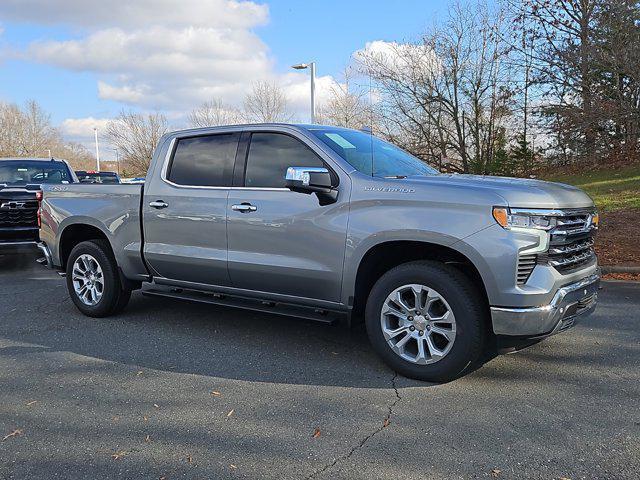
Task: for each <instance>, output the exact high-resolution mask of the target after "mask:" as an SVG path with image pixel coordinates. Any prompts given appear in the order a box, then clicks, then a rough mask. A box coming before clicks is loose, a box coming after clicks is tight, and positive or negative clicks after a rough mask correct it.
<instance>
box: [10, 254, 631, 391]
mask: <svg viewBox="0 0 640 480" xmlns="http://www.w3.org/2000/svg"><path fill="white" fill-rule="evenodd" d="M32 262H33V258H31V259H30V260H29V263H27V265H31V266H28V268H27V269H26V270H20V268H19V266H20V265H22V263H21V260H10V261H6V259H5V260H2V257H0V302H1V303H0V338H4V339H7V340H10V341H13V342H18V343H17V345H13V346H11V345H10V346H9V347H8V348H10V350H7V349H6V348H5V349H0V355H2V354H11V355H21V354H28V353H30V352H32V351H33V350H32V349H33V348H44V349H48V350H50V351H65V352H73V353H75V354H79V355H84V356H87V357H93V358H98V359H101V360H106V361H111V362H117V363H120V364H122V365H128V366H131V368H132V369H155V370H161V371H167V372H179V373H189V374H195V375H204V376H209V377H220V378H229V379H236V380H241V381H249V382H273V383H287V384H304V385H332V386H348V387H361V388H390V386H391V379H392V378H393V372H392V371H391V370H389V369H388V368H387V367H386V366H385V365H384V364H383V363H382V362H381V361H380V360H379V359H378V357H377V356H376V355H375V354H374V352H373V350H372V349H371V347H370V345H369V342H368V339H367V337H366V333H365V331H364V328H363V327H362V326H361V325H356V326H354V327H352V328H351V329H349V328H347V326H346V325H343V324H335V325H330V326H329V325H324V324H319V323H315V322H312V321H308V320H302V319H297V318H289V317H282V316H277V315H272V314H263V313H255V312H249V311H245V310H240V309H233V308H227V307H219V306H214V305H203V304H194V303H189V302H184V301H178V300H171V299H162V298H148V297H144V296H142V295H141V294H139V293H134V295H133V296H132V300H131V303H130V304H129V307H128V308H127V309H126V310H125V311H124V312H123V313H122V314H120V315H119V316H116V317H112V318H106V319H92V318H88V317H84V316H83V315H81V314H80V313H79V312H78V311H77V310H76V309H75V307H74V306H73V304H72V303H71V301H70V299H69V298H68V295H67V292H66V287H65V285H64V279H62V278H60V277H58V276H57V275H56V274H55V273H53V272H51V271H47V270H43V269H42V267H39V266H38V265H35V266H32V265H33V263H32ZM7 265H9V266H8V267H7ZM7 269H8V270H7ZM11 269H14V270H11ZM7 272H10V273H11V274H6V273H7ZM608 308H610V309H615V308H616V306H615V303H614V304H613V305H611V306H610V307H608ZM600 324H601V322H599V321H594V325H600ZM574 333H575V332H574ZM560 337H563V336H559V337H558V338H560ZM572 338H575V335H574V336H573V337H572ZM558 341H560V342H564V341H565V340H562V339H561V340H555V339H552V340H549V342H558ZM544 343H546V342H544ZM541 348H542V349H543V350H541ZM545 350H546V351H545ZM540 352H544V353H543V354H541V353H540ZM587 352H588V353H589V354H590V355H592V354H595V352H593V353H592V352H589V351H588V350H587ZM517 356H518V357H519V360H518V361H516V360H515V359H513V360H511V358H513V357H511V356H509V357H500V358H499V359H496V360H495V361H492V360H493V356H487V358H485V360H484V363H485V366H484V368H480V369H479V371H478V372H474V373H471V375H470V376H471V377H474V378H476V379H481V378H490V377H492V376H494V375H498V376H499V373H498V371H499V370H500V369H504V367H505V365H515V364H522V363H527V364H530V365H533V364H535V365H536V368H535V371H530V370H528V371H526V372H521V374H522V375H524V376H525V377H530V376H531V375H534V376H535V374H536V371H537V372H538V373H540V371H539V370H540V368H543V367H544V365H548V366H549V368H550V369H551V371H553V370H555V368H557V366H559V365H562V364H564V363H566V362H576V363H578V364H588V363H590V360H589V359H588V358H585V356H584V353H583V354H582V355H580V356H577V357H576V356H575V354H571V355H568V356H566V357H563V356H559V352H555V353H553V350H552V351H551V352H549V351H548V349H545V348H544V347H540V346H534V347H531V348H529V349H527V350H525V351H523V352H521V353H519V354H517ZM526 359H528V361H525V360H526ZM598 360H600V359H598ZM617 360H618V358H617V356H616V357H615V358H614V357H609V363H611V366H614V365H615V364H616V362H617ZM487 363H488V364H487ZM494 364H495V365H496V366H495V368H494V367H493V365H494ZM510 375H515V376H517V375H518V373H517V372H512V373H511V374H510ZM544 376H545V377H547V379H548V378H549V377H548V376H547V375H546V374H545V375H544ZM400 382H401V385H402V386H412V385H416V386H417V385H419V386H428V385H429V384H428V383H424V382H414V381H410V380H406V379H401V380H400Z"/></svg>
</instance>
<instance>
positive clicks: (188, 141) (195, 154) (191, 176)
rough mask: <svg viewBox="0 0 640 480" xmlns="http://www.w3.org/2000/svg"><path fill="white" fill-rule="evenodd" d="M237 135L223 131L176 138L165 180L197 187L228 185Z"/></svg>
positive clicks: (236, 145) (236, 146) (236, 147)
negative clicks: (176, 142) (215, 133)
mask: <svg viewBox="0 0 640 480" xmlns="http://www.w3.org/2000/svg"><path fill="white" fill-rule="evenodd" d="M239 138H240V134H239V133H223V134H217V135H206V136H200V137H190V138H181V139H179V140H178V145H177V146H176V149H175V152H174V154H173V159H172V161H171V167H170V169H169V173H168V174H167V178H168V180H170V181H172V182H173V183H177V184H178V185H192V186H198V187H228V186H230V185H231V177H232V173H233V163H234V161H235V158H236V150H237V149H238V139H239Z"/></svg>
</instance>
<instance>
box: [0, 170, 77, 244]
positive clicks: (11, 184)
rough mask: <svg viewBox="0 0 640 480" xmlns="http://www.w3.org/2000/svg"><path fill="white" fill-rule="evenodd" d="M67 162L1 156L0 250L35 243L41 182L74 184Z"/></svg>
mask: <svg viewBox="0 0 640 480" xmlns="http://www.w3.org/2000/svg"><path fill="white" fill-rule="evenodd" d="M74 181H76V178H75V177H74V175H73V172H72V170H71V168H70V167H69V165H68V164H67V162H65V161H64V160H56V159H53V158H0V252H6V251H7V250H9V249H10V250H13V249H15V248H21V247H25V246H27V247H31V248H34V247H35V245H36V243H37V242H38V240H39V239H38V228H39V225H38V207H39V202H40V200H41V199H42V185H43V184H62V183H73V182H74Z"/></svg>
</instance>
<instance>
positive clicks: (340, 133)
mask: <svg viewBox="0 0 640 480" xmlns="http://www.w3.org/2000/svg"><path fill="white" fill-rule="evenodd" d="M309 130H310V131H311V133H313V134H314V135H315V136H316V137H317V138H318V139H320V140H321V141H322V142H323V143H325V144H326V145H328V146H329V148H331V149H332V150H333V151H334V152H336V153H337V154H338V155H340V156H341V157H342V158H343V159H344V160H346V161H347V162H349V164H350V165H351V166H352V167H354V168H355V169H356V170H358V171H359V172H362V173H365V174H367V175H372V176H374V177H408V176H411V175H435V174H436V173H438V171H437V170H435V169H433V168H431V167H430V166H428V165H427V164H426V163H424V162H423V161H422V160H420V159H418V158H416V157H414V156H413V155H411V154H409V153H407V152H405V151H404V150H402V149H400V148H398V147H396V146H395V145H393V144H391V143H389V142H385V141H384V140H381V139H379V138H377V137H374V136H373V135H370V134H368V133H364V132H359V131H356V130H347V129H337V128H336V129H332V128H325V129H323V128H317V129H316V128H311V129H309Z"/></svg>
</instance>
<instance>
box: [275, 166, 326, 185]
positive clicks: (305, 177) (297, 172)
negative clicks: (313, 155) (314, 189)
mask: <svg viewBox="0 0 640 480" xmlns="http://www.w3.org/2000/svg"><path fill="white" fill-rule="evenodd" d="M311 173H327V174H328V173H329V170H327V169H326V168H323V167H289V168H287V173H286V175H285V177H284V178H285V180H286V181H288V182H296V183H298V182H299V183H300V185H302V186H304V187H308V186H309V184H310V182H311V175H310V174H311Z"/></svg>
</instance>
